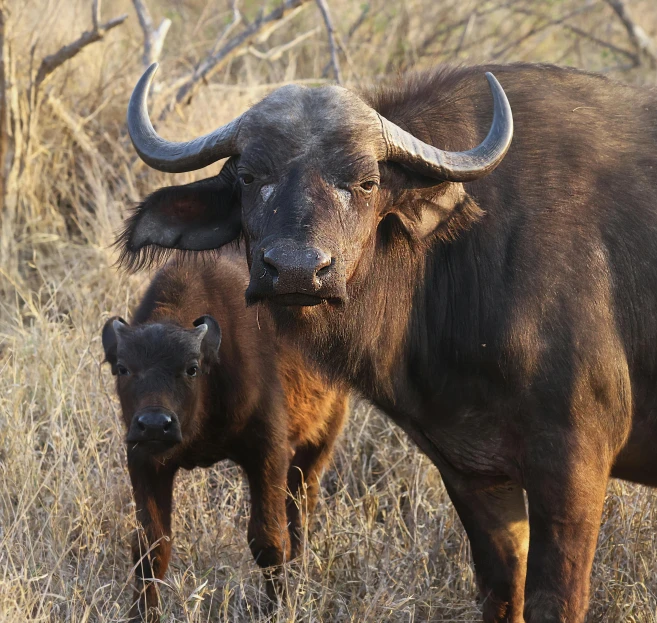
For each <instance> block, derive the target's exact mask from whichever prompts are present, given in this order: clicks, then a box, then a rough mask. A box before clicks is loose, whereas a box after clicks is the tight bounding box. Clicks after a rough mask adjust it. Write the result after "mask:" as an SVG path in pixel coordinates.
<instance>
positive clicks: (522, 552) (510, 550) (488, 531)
mask: <svg viewBox="0 0 657 623" xmlns="http://www.w3.org/2000/svg"><path fill="white" fill-rule="evenodd" d="M441 474H442V477H443V482H444V483H445V488H446V489H447V492H448V493H449V496H450V498H451V500H452V502H453V504H454V507H455V508H456V511H457V513H458V514H459V518H460V519H461V523H462V524H463V526H464V528H465V531H466V532H467V534H468V538H469V540H470V547H471V550H472V557H473V559H474V564H475V571H476V575H477V583H478V585H479V590H480V593H481V596H482V598H483V620H484V623H502V622H504V623H523V615H522V611H523V601H524V590H525V569H526V562H527V548H528V544H529V523H528V521H527V512H526V510H525V500H524V496H523V493H522V488H521V487H519V486H518V485H515V484H513V483H511V482H504V483H495V484H491V483H490V482H485V481H479V480H477V479H471V478H463V477H461V476H460V475H458V474H455V473H454V474H451V473H449V472H448V471H447V470H444V471H442V470H441Z"/></svg>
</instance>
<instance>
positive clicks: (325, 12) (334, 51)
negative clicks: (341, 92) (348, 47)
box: [316, 0, 342, 84]
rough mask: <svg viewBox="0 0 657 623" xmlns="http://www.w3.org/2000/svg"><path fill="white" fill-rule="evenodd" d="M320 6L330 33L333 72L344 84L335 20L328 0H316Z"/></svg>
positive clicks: (336, 78)
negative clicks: (332, 17)
mask: <svg viewBox="0 0 657 623" xmlns="http://www.w3.org/2000/svg"><path fill="white" fill-rule="evenodd" d="M316 2H317V6H318V7H319V10H320V12H321V13H322V17H323V18H324V23H325V24H326V32H327V34H328V40H329V48H330V50H331V64H332V65H333V73H334V74H335V81H336V82H337V83H338V84H342V73H341V72H340V61H339V60H338V48H337V44H336V43H335V28H334V27H333V20H331V13H330V11H329V8H328V4H327V3H326V0H316Z"/></svg>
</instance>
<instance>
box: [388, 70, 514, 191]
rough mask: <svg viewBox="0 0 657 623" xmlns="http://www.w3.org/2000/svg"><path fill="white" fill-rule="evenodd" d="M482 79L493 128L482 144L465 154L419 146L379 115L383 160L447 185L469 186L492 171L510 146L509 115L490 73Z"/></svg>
mask: <svg viewBox="0 0 657 623" xmlns="http://www.w3.org/2000/svg"><path fill="white" fill-rule="evenodd" d="M486 78H487V79H488V83H489V84H490V90H491V92H492V94H493V103H494V112H493V124H492V125H491V128H490V131H489V132H488V136H487V137H486V138H485V139H484V142H483V143H481V144H480V145H479V146H477V147H475V148H474V149H471V150H469V151H443V150H441V149H438V148H437V147H433V146H432V145H427V144H426V143H423V142H422V141H420V140H419V139H417V138H415V137H414V136H413V135H412V134H409V133H408V132H406V131H405V130H402V129H401V128H400V127H399V126H396V125H395V124H394V123H392V122H390V121H388V120H387V119H386V118H385V117H381V116H380V115H379V118H380V119H381V125H382V127H383V138H384V140H385V142H386V148H387V158H386V159H387V160H392V161H394V162H399V163H401V164H404V165H406V166H408V167H409V168H411V169H414V170H417V171H419V172H420V173H423V174H424V175H428V176H429V177H434V178H438V179H441V180H444V181H447V182H471V181H473V180H476V179H479V178H480V177H483V176H484V175H488V174H489V173H490V172H491V171H493V169H495V167H497V165H498V164H500V162H502V159H503V158H504V156H505V155H506V152H507V151H508V149H509V146H510V145H511V139H512V138H513V115H512V113H511V106H509V100H508V99H507V98H506V94H505V93H504V89H503V88H502V86H501V85H500V83H499V82H498V81H497V78H495V76H494V75H493V74H491V73H490V72H486Z"/></svg>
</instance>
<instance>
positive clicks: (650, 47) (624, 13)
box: [606, 0, 657, 68]
mask: <svg viewBox="0 0 657 623" xmlns="http://www.w3.org/2000/svg"><path fill="white" fill-rule="evenodd" d="M606 2H607V4H608V5H609V6H610V7H611V8H612V9H613V11H614V13H616V15H617V16H618V19H620V21H621V22H623V26H625V30H627V34H628V35H629V37H630V41H631V42H632V45H633V46H634V47H635V48H636V50H637V52H638V55H637V56H638V57H639V59H640V58H641V54H644V55H645V56H647V57H648V59H650V65H651V67H653V68H655V67H657V46H655V43H654V41H653V40H652V39H651V38H650V37H649V36H648V35H647V34H646V31H645V30H643V28H641V26H639V25H638V24H636V23H635V22H634V20H633V19H632V18H631V17H630V14H629V12H628V10H627V7H626V6H625V3H624V2H623V0H606Z"/></svg>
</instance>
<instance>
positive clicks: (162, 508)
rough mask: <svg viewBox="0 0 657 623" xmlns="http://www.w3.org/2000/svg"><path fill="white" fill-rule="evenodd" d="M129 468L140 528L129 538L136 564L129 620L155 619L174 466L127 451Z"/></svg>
mask: <svg viewBox="0 0 657 623" xmlns="http://www.w3.org/2000/svg"><path fill="white" fill-rule="evenodd" d="M128 471H129V473H130V480H131V482H132V489H133V494H134V498H135V504H136V510H137V520H138V522H139V523H140V524H141V527H142V528H143V532H142V531H138V532H137V534H135V536H134V539H133V542H132V560H133V563H134V564H135V566H136V576H137V577H136V585H135V595H134V603H133V606H132V609H131V611H130V617H131V621H135V622H136V621H148V623H158V622H159V620H160V616H159V607H158V606H159V604H158V592H157V587H156V586H155V583H154V582H153V581H152V580H154V579H155V580H161V579H162V578H163V577H164V573H165V572H166V570H167V567H168V565H169V559H170V557H171V502H172V494H173V480H174V476H175V473H176V469H175V468H173V467H170V466H161V465H156V464H155V463H154V462H152V461H137V460H135V459H131V457H130V455H128Z"/></svg>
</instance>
